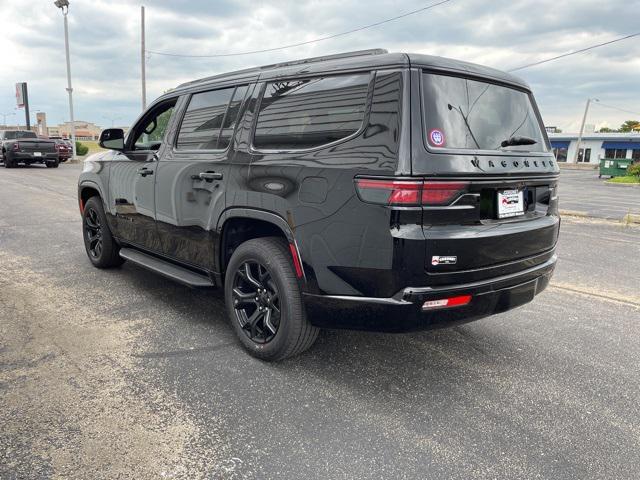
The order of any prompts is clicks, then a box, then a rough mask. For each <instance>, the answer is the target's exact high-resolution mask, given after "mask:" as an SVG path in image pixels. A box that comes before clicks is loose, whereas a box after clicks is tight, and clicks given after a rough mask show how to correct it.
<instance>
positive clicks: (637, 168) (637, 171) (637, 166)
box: [627, 162, 640, 177]
mask: <svg viewBox="0 0 640 480" xmlns="http://www.w3.org/2000/svg"><path fill="white" fill-rule="evenodd" d="M627 174H629V175H632V176H635V177H640V162H636V163H634V164H632V165H629V168H627Z"/></svg>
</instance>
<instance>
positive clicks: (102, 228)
mask: <svg viewBox="0 0 640 480" xmlns="http://www.w3.org/2000/svg"><path fill="white" fill-rule="evenodd" d="M82 234H83V235H82V236H83V238H84V248H85V250H86V251H87V256H88V257H89V260H91V263H93V266H94V267H98V268H109V267H117V266H119V265H122V263H124V259H123V258H122V257H120V255H119V252H120V247H119V246H118V244H117V243H116V241H115V240H114V238H113V236H112V235H111V230H109V225H108V224H107V217H106V216H105V214H104V208H103V207H102V200H101V199H100V197H91V198H90V199H89V200H87V203H86V204H85V206H84V210H83V211H82Z"/></svg>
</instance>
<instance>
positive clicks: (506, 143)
mask: <svg viewBox="0 0 640 480" xmlns="http://www.w3.org/2000/svg"><path fill="white" fill-rule="evenodd" d="M535 143H538V142H537V141H536V140H534V139H533V138H529V137H511V138H509V139H508V140H503V141H502V143H501V144H500V146H501V147H502V148H505V147H515V146H516V145H533V144H535Z"/></svg>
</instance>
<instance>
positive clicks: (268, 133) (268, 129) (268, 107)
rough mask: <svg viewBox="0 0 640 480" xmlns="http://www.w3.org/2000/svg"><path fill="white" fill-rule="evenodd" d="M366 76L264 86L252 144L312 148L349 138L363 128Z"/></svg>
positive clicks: (293, 81)
mask: <svg viewBox="0 0 640 480" xmlns="http://www.w3.org/2000/svg"><path fill="white" fill-rule="evenodd" d="M369 79H370V76H369V74H359V75H345V76H338V77H327V78H315V79H305V80H291V81H284V82H273V83H269V84H267V89H266V91H265V94H264V98H263V99H262V101H261V103H260V111H259V114H258V122H257V125H256V132H255V136H254V142H253V143H254V145H255V146H256V147H257V148H265V149H299V148H311V147H316V146H319V145H324V144H326V143H331V142H334V141H336V140H340V139H342V138H345V137H348V136H349V135H351V134H353V133H355V132H357V131H358V130H359V129H360V126H361V125H362V120H363V118H364V112H365V107H366V103H367V92H368V89H369V88H368V87H369Z"/></svg>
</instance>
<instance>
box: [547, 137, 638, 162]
mask: <svg viewBox="0 0 640 480" xmlns="http://www.w3.org/2000/svg"><path fill="white" fill-rule="evenodd" d="M549 140H550V141H551V147H552V148H553V153H555V155H556V158H557V159H558V162H568V163H573V162H574V158H575V154H576V148H577V143H578V134H577V133H550V134H549ZM601 158H618V159H620V158H628V159H632V160H636V161H640V133H585V134H584V135H583V136H582V143H581V145H580V150H579V152H578V163H592V164H594V165H597V164H599V163H600V159H601Z"/></svg>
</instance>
